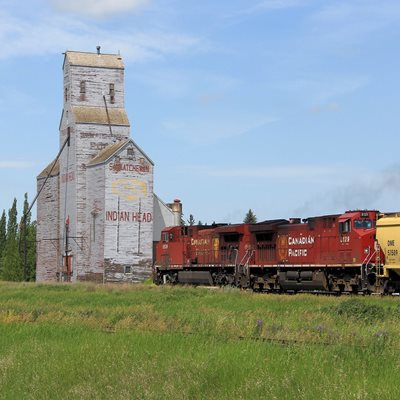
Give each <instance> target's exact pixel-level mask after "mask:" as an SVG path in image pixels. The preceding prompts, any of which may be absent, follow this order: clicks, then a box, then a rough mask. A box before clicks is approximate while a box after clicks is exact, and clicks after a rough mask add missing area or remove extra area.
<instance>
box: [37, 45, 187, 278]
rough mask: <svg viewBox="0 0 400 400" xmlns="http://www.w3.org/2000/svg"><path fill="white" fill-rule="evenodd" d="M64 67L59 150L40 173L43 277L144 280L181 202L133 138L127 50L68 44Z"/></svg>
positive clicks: (39, 255)
mask: <svg viewBox="0 0 400 400" xmlns="http://www.w3.org/2000/svg"><path fill="white" fill-rule="evenodd" d="M63 74H64V91H63V96H64V102H63V110H62V115H61V121H60V126H59V131H60V153H59V156H57V158H56V160H54V161H53V162H51V163H50V164H49V165H48V166H47V167H46V168H45V169H44V170H43V171H42V172H41V173H40V174H39V176H38V177H37V186H38V190H39V189H40V188H42V186H43V185H44V186H43V190H42V191H41V192H40V195H39V197H38V205H37V242H38V244H37V280H38V281H77V280H90V281H98V282H110V281H137V280H141V279H143V278H146V277H148V276H149V275H150V274H151V266H152V259H153V242H154V241H157V240H159V235H160V232H161V229H162V228H163V227H164V226H166V225H174V224H176V223H179V221H180V213H181V211H182V209H181V204H180V203H179V201H175V203H173V204H172V205H166V204H165V203H163V202H162V201H161V200H160V199H159V198H158V197H157V196H156V195H155V194H154V191H153V169H154V163H153V161H152V160H151V159H150V158H149V157H148V156H147V155H146V153H145V152H144V151H143V150H142V149H141V148H140V147H139V146H138V145H137V144H136V143H135V142H134V141H133V140H132V139H131V138H130V123H129V119H128V116H127V113H126V110H125V101H124V65H123V61H122V58H121V56H120V55H119V54H102V53H101V52H100V48H99V47H98V49H97V52H96V53H88V52H76V51H67V52H65V56H64V64H63Z"/></svg>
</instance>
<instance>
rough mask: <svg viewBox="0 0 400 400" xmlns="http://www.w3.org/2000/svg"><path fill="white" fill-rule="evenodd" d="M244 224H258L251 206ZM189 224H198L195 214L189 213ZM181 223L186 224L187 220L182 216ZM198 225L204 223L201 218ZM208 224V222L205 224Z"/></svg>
mask: <svg viewBox="0 0 400 400" xmlns="http://www.w3.org/2000/svg"><path fill="white" fill-rule="evenodd" d="M243 223H244V224H256V223H257V217H256V214H254V212H253V210H252V209H251V208H250V209H249V211H248V212H247V213H246V215H245V217H244V219H243ZM187 224H188V225H189V226H193V225H196V220H195V218H194V216H193V214H190V215H189V219H188V220H187ZM181 225H186V221H185V220H184V219H183V218H181ZM197 225H204V224H203V223H202V222H201V221H200V220H199V221H198V222H197ZM205 225H207V224H205ZM211 225H215V222H213V223H212V224H211Z"/></svg>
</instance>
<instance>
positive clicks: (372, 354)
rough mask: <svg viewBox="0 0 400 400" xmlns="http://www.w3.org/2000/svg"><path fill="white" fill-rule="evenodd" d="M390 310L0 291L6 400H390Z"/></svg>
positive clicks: (135, 291)
mask: <svg viewBox="0 0 400 400" xmlns="http://www.w3.org/2000/svg"><path fill="white" fill-rule="evenodd" d="M399 322H400V302H399V300H398V299H397V298H374V297H369V298H367V297H365V298H349V297H340V298H335V297H317V296H309V295H297V296H282V295H260V294H253V293H250V292H244V291H239V290H233V289H230V290H209V289H202V288H192V287H188V288H186V287H155V286H149V285H134V286H93V285H34V284H6V283H0V398H1V399H25V398H26V399H63V398H69V399H110V398H112V399H143V398H146V399H166V398H167V399H208V398H210V399H228V398H229V399H261V398H263V399H264V398H266V399H378V398H379V399H397V398H398V392H399V390H398V388H397V386H398V385H397V378H398V376H399V373H400V356H399V351H400V342H399V338H400V324H399Z"/></svg>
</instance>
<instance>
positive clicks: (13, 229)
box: [1, 199, 23, 281]
mask: <svg viewBox="0 0 400 400" xmlns="http://www.w3.org/2000/svg"><path fill="white" fill-rule="evenodd" d="M1 278H2V279H4V280H7V281H20V280H22V278H23V271H22V265H21V257H20V254H19V251H18V225H17V199H14V202H13V205H12V207H11V208H10V210H9V211H8V221H7V234H6V244H5V248H4V251H3V256H2V269H1Z"/></svg>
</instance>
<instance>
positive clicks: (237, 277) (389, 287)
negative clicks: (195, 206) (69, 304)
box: [153, 210, 400, 294]
mask: <svg viewBox="0 0 400 400" xmlns="http://www.w3.org/2000/svg"><path fill="white" fill-rule="evenodd" d="M399 245H400V214H397V213H390V214H383V213H380V212H379V211H377V210H350V211H346V212H344V213H343V214H333V215H323V216H316V217H309V218H306V219H302V220H301V219H299V218H291V219H275V220H267V221H263V222H259V223H254V224H245V223H242V224H212V225H193V226H174V227H167V228H165V229H163V231H162V233H161V240H160V241H159V242H158V243H157V244H156V249H155V263H154V266H153V280H154V282H155V283H156V284H159V285H161V284H168V283H169V284H178V283H181V284H193V285H211V286H227V285H229V286H235V287H238V288H243V289H252V290H254V291H259V292H277V293H282V292H292V293H296V292H318V293H320V292H324V293H334V294H341V293H353V294H371V293H378V294H398V293H399V292H400V250H399Z"/></svg>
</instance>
